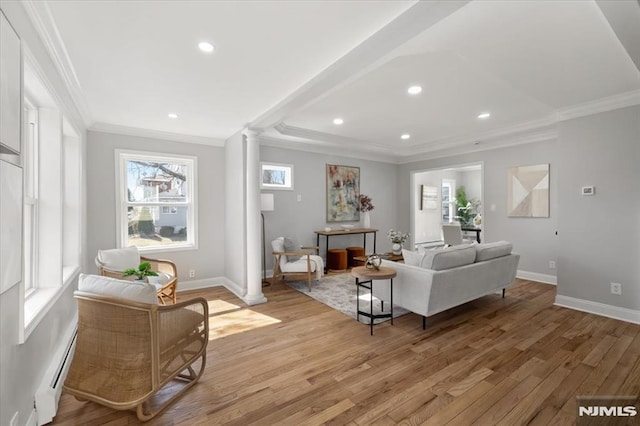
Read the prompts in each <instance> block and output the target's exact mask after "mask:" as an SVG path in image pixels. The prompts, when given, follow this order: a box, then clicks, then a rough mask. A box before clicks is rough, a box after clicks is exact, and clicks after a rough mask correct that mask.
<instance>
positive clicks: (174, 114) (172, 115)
mask: <svg viewBox="0 0 640 426" xmlns="http://www.w3.org/2000/svg"><path fill="white" fill-rule="evenodd" d="M167 117H169V118H178V114H176V113H175V112H170V113H169V114H167Z"/></svg>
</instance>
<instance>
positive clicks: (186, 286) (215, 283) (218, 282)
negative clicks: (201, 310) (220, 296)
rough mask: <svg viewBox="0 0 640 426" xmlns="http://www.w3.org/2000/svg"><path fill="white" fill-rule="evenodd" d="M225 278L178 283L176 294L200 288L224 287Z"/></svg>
mask: <svg viewBox="0 0 640 426" xmlns="http://www.w3.org/2000/svg"><path fill="white" fill-rule="evenodd" d="M225 280H226V278H225V277H215V278H204V279H202V280H191V281H180V282H179V283H178V293H180V292H181V291H188V290H199V289H201V288H208V287H219V286H222V285H224V281H225Z"/></svg>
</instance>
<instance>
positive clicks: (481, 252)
mask: <svg viewBox="0 0 640 426" xmlns="http://www.w3.org/2000/svg"><path fill="white" fill-rule="evenodd" d="M512 249H513V244H511V243H510V242H508V241H496V242H495V243H482V244H476V262H483V261H485V260H490V259H495V258H496V257H502V256H507V255H509V254H511V250H512Z"/></svg>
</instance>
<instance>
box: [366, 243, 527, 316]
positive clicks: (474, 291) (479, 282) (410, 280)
mask: <svg viewBox="0 0 640 426" xmlns="http://www.w3.org/2000/svg"><path fill="white" fill-rule="evenodd" d="M511 250H512V244H511V243H509V242H506V241H499V242H495V243H485V244H468V245H460V246H453V247H449V248H444V249H438V250H427V251H425V252H423V253H418V252H411V251H408V250H404V251H403V255H404V259H405V263H404V264H403V263H396V262H391V261H388V260H383V262H382V264H383V266H388V267H391V268H394V269H395V270H396V271H397V275H396V277H395V278H394V279H393V303H394V305H398V306H402V307H403V308H405V309H408V310H410V311H412V312H415V313H416V314H419V315H422V316H423V328H424V327H425V326H426V317H428V316H431V315H435V314H437V313H439V312H442V311H445V310H447V309H450V308H453V307H454V306H458V305H461V304H463V303H466V302H469V301H471V300H474V299H477V298H479V297H482V296H485V295H487V294H490V293H494V292H496V291H499V290H503V296H504V288H505V287H507V286H509V285H511V284H512V283H513V281H514V279H515V277H516V271H517V269H518V261H519V260H520V255H519V254H517V253H512V251H511ZM380 284H381V285H378V284H376V286H374V295H375V296H376V297H378V298H379V299H381V300H385V301H387V300H390V293H389V288H390V286H389V282H388V281H387V282H384V283H380Z"/></svg>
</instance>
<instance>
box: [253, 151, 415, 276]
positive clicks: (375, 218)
mask: <svg viewBox="0 0 640 426" xmlns="http://www.w3.org/2000/svg"><path fill="white" fill-rule="evenodd" d="M260 159H261V161H271V162H274V163H285V164H293V166H294V190H293V191H268V190H263V191H262V193H273V194H274V204H275V211H272V212H265V213H264V216H265V229H266V237H265V245H266V250H267V254H268V256H267V269H268V270H269V269H272V267H273V256H271V255H270V253H271V251H272V250H271V241H272V240H273V239H275V238H277V237H279V236H288V237H291V238H295V239H296V240H297V241H298V242H299V243H300V244H302V245H316V241H317V238H316V234H314V232H313V231H316V230H322V229H324V227H326V226H328V227H331V228H333V229H339V228H340V224H341V223H342V222H340V223H336V222H332V223H327V221H326V184H325V181H326V165H327V164H338V165H345V166H355V167H360V192H361V193H363V194H367V195H368V196H370V197H371V198H372V200H373V205H374V206H375V208H374V210H372V211H371V213H370V216H371V227H372V228H376V229H379V232H378V235H377V242H376V251H377V252H379V253H382V252H387V251H390V250H391V244H390V242H389V240H388V239H387V231H388V230H389V229H391V228H396V224H397V222H396V212H397V210H398V206H397V204H396V193H395V191H396V167H397V166H396V165H394V164H388V163H382V162H376V161H368V160H360V159H355V158H349V157H342V156H340V155H339V154H338V153H336V154H335V155H327V154H318V153H311V152H304V151H298V150H291V149H283V148H275V147H270V146H262V147H261V149H260ZM407 185H408V184H407ZM407 187H408V186H407ZM298 196H300V197H301V200H300V201H298ZM360 216H361V220H360V222H348V223H349V224H352V225H355V226H360V227H361V226H363V225H362V220H363V219H362V216H363V215H360ZM396 229H397V228H396ZM401 230H403V231H405V232H408V231H409V228H408V227H405V228H401ZM367 238H368V239H367V251H368V252H371V251H372V250H373V237H372V236H371V235H369V236H368V237H367ZM329 242H330V247H329V248H335V247H347V246H362V244H363V237H362V235H357V236H348V237H331V238H330V240H329ZM320 246H321V252H322V253H323V255H324V250H325V239H324V237H322V238H321V240H320Z"/></svg>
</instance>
